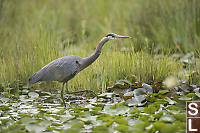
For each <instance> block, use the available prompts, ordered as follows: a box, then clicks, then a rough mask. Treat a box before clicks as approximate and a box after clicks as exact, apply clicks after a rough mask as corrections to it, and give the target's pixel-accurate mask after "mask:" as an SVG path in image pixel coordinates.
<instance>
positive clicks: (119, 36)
mask: <svg viewBox="0 0 200 133" xmlns="http://www.w3.org/2000/svg"><path fill="white" fill-rule="evenodd" d="M117 38H132V37H130V36H121V35H118V36H117Z"/></svg>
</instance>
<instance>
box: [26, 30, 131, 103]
mask: <svg viewBox="0 0 200 133" xmlns="http://www.w3.org/2000/svg"><path fill="white" fill-rule="evenodd" d="M117 38H130V37H129V36H121V35H117V34H114V33H110V34H108V35H107V36H105V37H104V38H103V39H102V40H101V41H100V42H99V43H98V45H97V47H96V50H95V52H94V53H93V54H91V55H90V56H89V57H86V58H81V57H79V56H76V55H71V56H64V57H61V58H58V59H56V60H54V61H52V62H50V63H49V64H47V65H46V66H44V67H43V68H42V69H41V70H39V71H38V72H36V73H35V74H33V75H32V76H31V77H30V78H29V86H30V85H32V84H34V83H36V82H39V81H59V82H63V85H62V90H61V98H62V100H63V103H64V105H65V102H64V99H63V90H64V85H65V83H66V92H69V91H68V81H69V80H70V79H72V78H74V77H75V76H76V75H77V74H78V73H79V72H80V71H82V70H83V69H85V68H86V67H88V66H89V65H91V64H92V63H93V62H94V61H95V60H96V59H97V58H98V57H99V55H100V54H101V50H102V47H103V45H104V44H105V43H106V42H108V41H109V40H112V39H117Z"/></svg>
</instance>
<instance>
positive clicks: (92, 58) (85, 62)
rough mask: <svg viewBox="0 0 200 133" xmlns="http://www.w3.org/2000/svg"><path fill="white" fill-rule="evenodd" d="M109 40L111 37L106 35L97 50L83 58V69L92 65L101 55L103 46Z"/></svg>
mask: <svg viewBox="0 0 200 133" xmlns="http://www.w3.org/2000/svg"><path fill="white" fill-rule="evenodd" d="M107 41H109V39H108V38H107V37H104V38H103V39H102V40H101V41H100V42H99V43H98V45H97V47H96V50H95V52H94V53H93V54H91V55H90V56H88V57H86V58H83V62H81V70H83V69H84V68H86V67H88V66H89V65H91V64H92V63H93V62H94V61H95V60H96V59H97V58H98V57H99V55H100V54H101V50H102V47H103V45H104V44H105V43H106V42H107Z"/></svg>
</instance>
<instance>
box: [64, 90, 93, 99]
mask: <svg viewBox="0 0 200 133" xmlns="http://www.w3.org/2000/svg"><path fill="white" fill-rule="evenodd" d="M84 92H86V93H90V94H92V95H93V96H95V97H96V96H97V95H96V94H95V93H94V92H93V91H91V90H82V91H73V92H69V91H68V92H67V94H75V93H84Z"/></svg>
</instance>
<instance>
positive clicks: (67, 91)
mask: <svg viewBox="0 0 200 133" xmlns="http://www.w3.org/2000/svg"><path fill="white" fill-rule="evenodd" d="M66 93H67V94H68V93H69V90H68V82H67V81H66Z"/></svg>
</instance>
